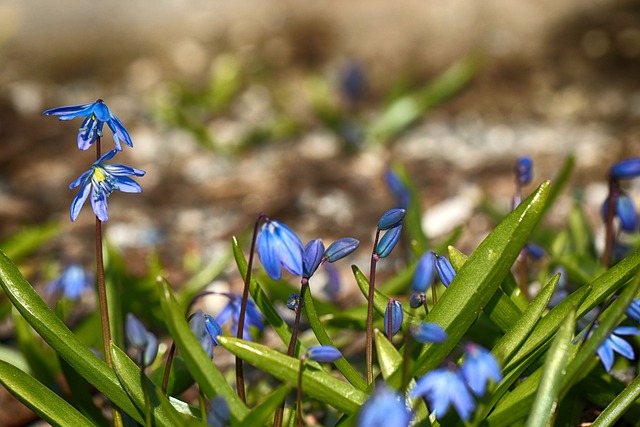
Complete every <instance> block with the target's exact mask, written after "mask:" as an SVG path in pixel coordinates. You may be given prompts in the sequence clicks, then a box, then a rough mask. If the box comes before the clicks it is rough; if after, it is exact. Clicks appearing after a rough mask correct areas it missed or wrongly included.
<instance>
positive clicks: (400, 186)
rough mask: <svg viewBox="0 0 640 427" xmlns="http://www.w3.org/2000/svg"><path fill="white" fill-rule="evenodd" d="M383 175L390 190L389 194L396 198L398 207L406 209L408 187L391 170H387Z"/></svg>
mask: <svg viewBox="0 0 640 427" xmlns="http://www.w3.org/2000/svg"><path fill="white" fill-rule="evenodd" d="M384 177H385V180H386V181H387V186H388V187H389V189H390V190H391V194H393V196H394V197H395V199H396V204H397V205H398V207H399V208H402V209H407V208H408V206H409V201H410V200H411V193H410V192H409V189H408V188H407V187H406V186H405V185H404V183H403V182H402V181H401V180H400V178H398V175H396V174H395V173H394V172H393V171H392V170H387V171H386V172H385V174H384Z"/></svg>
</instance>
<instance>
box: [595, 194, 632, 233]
mask: <svg viewBox="0 0 640 427" xmlns="http://www.w3.org/2000/svg"><path fill="white" fill-rule="evenodd" d="M614 213H615V216H616V217H618V218H619V219H620V226H621V227H622V229H623V230H624V231H631V232H632V231H636V230H637V229H638V214H637V213H636V208H635V206H633V201H632V200H631V197H629V195H628V194H626V193H622V192H621V193H620V194H618V196H617V197H616V209H615V212H614ZM601 214H602V219H603V220H604V221H606V220H607V215H608V214H609V198H607V199H606V200H605V201H604V203H603V204H602V210H601Z"/></svg>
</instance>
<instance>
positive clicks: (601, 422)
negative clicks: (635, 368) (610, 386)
mask: <svg viewBox="0 0 640 427" xmlns="http://www.w3.org/2000/svg"><path fill="white" fill-rule="evenodd" d="M638 399H640V376H637V377H636V379H635V380H633V381H632V382H631V384H629V385H628V386H627V388H625V389H624V390H623V391H622V393H620V394H619V395H618V396H616V398H615V399H613V400H612V401H611V403H610V404H609V405H607V407H606V408H604V411H602V413H600V415H598V418H596V419H595V421H594V422H593V424H591V427H610V426H615V425H616V422H617V421H618V420H619V419H620V418H621V417H622V415H623V414H624V413H625V411H626V410H627V409H629V407H630V406H631V405H633V404H634V403H635V402H636V401H637V400H638Z"/></svg>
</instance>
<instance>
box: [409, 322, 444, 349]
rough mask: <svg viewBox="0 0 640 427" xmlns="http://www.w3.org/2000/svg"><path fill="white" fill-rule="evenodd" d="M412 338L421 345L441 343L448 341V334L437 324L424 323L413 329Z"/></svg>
mask: <svg viewBox="0 0 640 427" xmlns="http://www.w3.org/2000/svg"><path fill="white" fill-rule="evenodd" d="M411 336H412V337H413V338H414V339H415V340H416V341H418V342H421V343H423V344H424V343H428V342H434V343H440V342H443V341H444V340H446V339H447V333H446V332H445V331H444V329H442V327H441V326H440V325H438V324H437V323H429V322H422V323H419V324H417V325H415V326H413V327H412V328H411Z"/></svg>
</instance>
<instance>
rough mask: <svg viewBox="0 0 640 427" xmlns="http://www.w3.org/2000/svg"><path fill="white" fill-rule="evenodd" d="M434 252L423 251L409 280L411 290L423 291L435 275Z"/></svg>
mask: <svg viewBox="0 0 640 427" xmlns="http://www.w3.org/2000/svg"><path fill="white" fill-rule="evenodd" d="M435 259H436V256H435V253H434V252H433V251H428V252H425V253H424V255H422V256H421V257H420V259H419V260H418V265H417V266H416V271H415V272H414V273H413V280H412V281H411V290H413V291H414V292H420V293H422V292H424V291H426V290H427V287H428V286H429V285H430V284H431V283H432V282H433V279H434V278H435V277H436V270H435Z"/></svg>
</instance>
